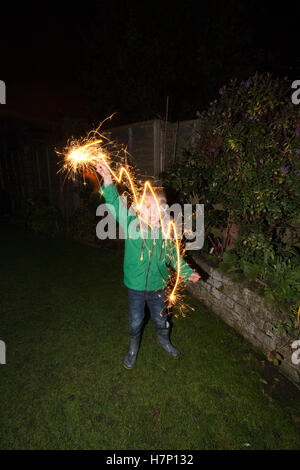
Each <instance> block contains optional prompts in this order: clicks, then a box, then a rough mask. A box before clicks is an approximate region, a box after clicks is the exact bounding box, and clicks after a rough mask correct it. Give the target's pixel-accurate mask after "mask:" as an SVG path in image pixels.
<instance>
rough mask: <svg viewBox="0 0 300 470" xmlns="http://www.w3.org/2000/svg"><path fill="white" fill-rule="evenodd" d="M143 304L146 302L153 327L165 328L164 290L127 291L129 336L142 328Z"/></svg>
mask: <svg viewBox="0 0 300 470" xmlns="http://www.w3.org/2000/svg"><path fill="white" fill-rule="evenodd" d="M145 302H147V305H148V307H149V310H150V313H151V317H152V319H153V321H154V325H155V327H156V328H166V320H167V309H166V291H165V289H159V290H151V291H146V290H142V291H141V290H134V289H128V303H129V332H130V334H131V335H135V334H137V333H138V332H139V331H140V329H141V328H142V326H143V322H144V317H145Z"/></svg>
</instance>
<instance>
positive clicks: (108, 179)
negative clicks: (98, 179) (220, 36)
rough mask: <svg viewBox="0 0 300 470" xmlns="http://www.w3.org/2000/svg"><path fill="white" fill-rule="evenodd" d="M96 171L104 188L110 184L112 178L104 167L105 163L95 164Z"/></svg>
mask: <svg viewBox="0 0 300 470" xmlns="http://www.w3.org/2000/svg"><path fill="white" fill-rule="evenodd" d="M96 170H97V172H98V173H99V174H100V175H101V176H102V178H103V182H104V186H108V185H109V184H111V183H112V177H111V174H110V171H109V169H108V168H107V166H106V165H105V163H103V162H102V161H99V162H98V163H97V167H96Z"/></svg>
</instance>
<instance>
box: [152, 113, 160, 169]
mask: <svg viewBox="0 0 300 470" xmlns="http://www.w3.org/2000/svg"><path fill="white" fill-rule="evenodd" d="M160 134H161V127H160V120H158V119H155V120H154V121H153V168H154V174H155V176H156V175H158V173H159V172H160V171H161V135H160Z"/></svg>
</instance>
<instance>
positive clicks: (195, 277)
mask: <svg viewBox="0 0 300 470" xmlns="http://www.w3.org/2000/svg"><path fill="white" fill-rule="evenodd" d="M200 278H201V276H200V274H198V273H196V271H195V272H194V273H192V274H191V275H190V277H189V278H188V281H192V282H197V281H199V279H200Z"/></svg>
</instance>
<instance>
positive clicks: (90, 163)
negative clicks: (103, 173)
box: [60, 126, 180, 303]
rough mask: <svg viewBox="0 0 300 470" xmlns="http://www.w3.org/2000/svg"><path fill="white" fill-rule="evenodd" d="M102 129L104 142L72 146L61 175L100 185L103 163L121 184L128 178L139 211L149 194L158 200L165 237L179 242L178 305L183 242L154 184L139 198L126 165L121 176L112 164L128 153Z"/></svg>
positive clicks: (144, 188) (148, 183) (177, 248)
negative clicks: (90, 178)
mask: <svg viewBox="0 0 300 470" xmlns="http://www.w3.org/2000/svg"><path fill="white" fill-rule="evenodd" d="M99 127H100V126H99ZM98 129H99V128H98ZM98 129H97V130H96V131H94V132H93V133H92V134H93V136H95V135H97V136H99V137H100V138H98V139H93V140H90V135H89V136H88V137H87V139H86V140H85V142H86V143H83V144H82V143H81V144H79V143H78V142H74V143H72V144H71V145H70V146H69V148H68V149H67V152H66V154H64V160H63V164H62V167H61V169H60V171H61V172H63V173H65V175H66V178H71V179H73V180H75V179H76V175H77V174H78V173H83V174H84V172H85V171H92V172H94V173H95V174H96V176H97V179H98V182H99V178H98V174H97V172H96V167H97V164H98V163H99V161H101V160H102V162H103V163H104V164H105V166H106V167H107V168H108V170H109V171H110V173H111V175H112V177H113V178H114V179H115V180H116V181H117V182H118V183H120V182H121V181H122V180H123V179H124V177H125V178H126V179H127V182H128V185H129V187H130V190H131V193H132V196H133V198H134V201H135V204H136V207H137V208H138V210H140V209H141V207H142V206H143V204H144V199H145V197H146V195H147V193H149V192H150V193H151V194H152V196H153V198H154V200H155V203H156V205H157V208H158V211H159V219H160V223H161V229H162V234H163V237H164V238H170V237H171V236H172V235H171V232H173V234H174V241H175V246H176V254H177V275H176V280H175V284H174V287H173V289H172V291H171V293H170V296H169V300H170V302H171V303H174V302H175V300H176V296H175V291H176V289H177V286H178V283H179V278H180V243H179V239H178V236H177V231H176V225H175V223H174V222H172V221H171V222H169V223H168V224H167V226H166V224H165V223H164V220H163V216H162V212H161V208H160V204H159V202H158V199H157V196H156V194H155V189H154V188H153V187H152V185H151V183H150V181H146V182H145V183H144V187H143V193H142V196H141V197H140V198H139V197H138V191H137V189H136V187H135V184H134V182H133V177H132V176H131V175H130V173H129V171H128V170H127V168H126V166H124V165H123V166H120V168H119V173H118V174H117V172H115V171H114V170H113V169H112V163H114V162H115V157H118V159H119V157H120V154H121V153H122V152H125V153H126V150H124V149H120V148H118V147H116V145H115V144H114V143H113V142H111V141H109V140H108V139H107V138H106V137H105V136H104V135H100V134H99V132H98ZM110 148H112V149H113V150H111V149H110ZM116 148H117V150H116ZM99 183H100V182H99ZM149 225H150V224H149ZM150 227H151V225H150Z"/></svg>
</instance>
